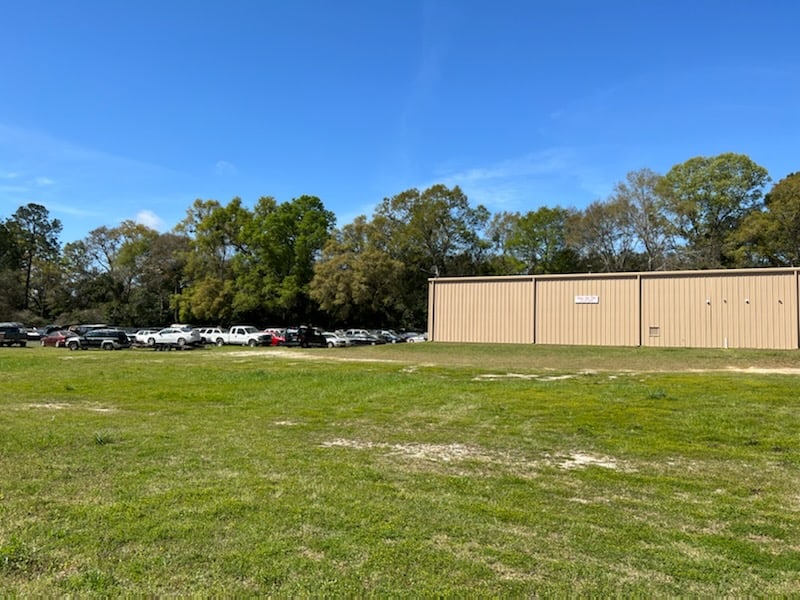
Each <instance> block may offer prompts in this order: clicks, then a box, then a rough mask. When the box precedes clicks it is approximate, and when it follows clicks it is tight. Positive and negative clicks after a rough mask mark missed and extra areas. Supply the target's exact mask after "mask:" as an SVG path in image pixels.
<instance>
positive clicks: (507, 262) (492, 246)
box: [486, 211, 525, 275]
mask: <svg viewBox="0 0 800 600" xmlns="http://www.w3.org/2000/svg"><path fill="white" fill-rule="evenodd" d="M519 220H520V214H519V213H518V212H507V211H502V212H499V213H494V214H493V215H492V216H491V217H490V219H489V223H488V225H487V226H486V239H487V241H488V243H489V251H490V256H489V258H488V260H487V264H486V271H487V272H488V274H490V275H516V274H518V273H522V272H523V271H524V270H525V265H524V264H523V263H522V262H521V261H520V260H519V259H517V258H516V257H515V256H514V255H513V254H512V253H511V252H510V251H509V245H508V242H509V240H510V239H511V237H512V235H513V234H514V230H515V229H516V228H517V224H518V223H519Z"/></svg>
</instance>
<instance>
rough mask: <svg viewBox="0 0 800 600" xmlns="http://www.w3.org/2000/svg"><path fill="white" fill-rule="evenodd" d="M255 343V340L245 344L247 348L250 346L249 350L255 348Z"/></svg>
mask: <svg viewBox="0 0 800 600" xmlns="http://www.w3.org/2000/svg"><path fill="white" fill-rule="evenodd" d="M257 343H258V342H257V341H255V340H249V341H248V342H247V345H248V346H250V347H251V348H255V347H256V344H257Z"/></svg>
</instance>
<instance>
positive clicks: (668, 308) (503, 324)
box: [428, 268, 800, 349]
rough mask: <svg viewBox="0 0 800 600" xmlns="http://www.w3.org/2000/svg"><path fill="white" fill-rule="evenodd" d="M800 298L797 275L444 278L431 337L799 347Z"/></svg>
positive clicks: (433, 297)
mask: <svg viewBox="0 0 800 600" xmlns="http://www.w3.org/2000/svg"><path fill="white" fill-rule="evenodd" d="M577 297H582V298H580V301H578V299H577ZM594 297H596V299H597V302H596V303H594V302H591V300H593V299H594ZM799 298H800V270H798V269H795V268H783V269H741V270H729V271H722V270H718V271H682V272H672V273H624V274H619V273H617V274H608V275H589V274H587V275H542V276H535V277H534V276H514V277H485V278H479V277H473V278H440V279H432V280H430V282H429V298H428V306H429V313H428V331H429V335H430V338H431V339H433V340H434V341H449V342H494V343H531V342H533V343H537V344H571V345H579V344H580V345H597V346H609V345H613V346H636V345H640V344H641V345H644V346H664V347H696V348H724V347H729V348H774V349H790V348H793V349H796V348H798V347H800V333H799V332H798V328H799V327H800V324H799V323H798V319H800V316H798V315H799V314H800V313H799V311H800V307H799V306H798V304H799V303H800V299H799ZM587 299H588V300H590V302H586V300H587Z"/></svg>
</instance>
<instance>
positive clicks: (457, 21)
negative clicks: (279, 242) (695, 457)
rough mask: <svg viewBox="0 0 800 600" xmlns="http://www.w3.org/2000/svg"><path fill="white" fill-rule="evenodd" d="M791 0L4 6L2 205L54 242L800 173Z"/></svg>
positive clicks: (559, 199) (527, 204)
mask: <svg viewBox="0 0 800 600" xmlns="http://www.w3.org/2000/svg"><path fill="white" fill-rule="evenodd" d="M798 17H800V4H799V3H796V2H795V1H794V0H772V1H771V0H763V1H762V2H756V1H755V0H753V1H749V2H744V1H741V0H725V1H721V0H694V1H684V0H674V1H670V2H666V1H658V2H656V1H647V0H638V1H632V0H631V1H622V0H604V1H602V2H601V1H599V0H596V1H595V0H581V1H578V0H562V1H558V2H555V1H554V2H536V1H534V0H494V1H492V2H486V1H485V0H484V1H481V2H478V1H475V0H391V1H390V0H357V1H348V0H340V1H336V2H334V1H332V0H326V1H322V0H293V1H291V2H286V1H280V2H279V1H272V0H247V1H245V0H225V1H224V2H223V1H221V0H217V1H213V2H212V1H208V0H192V1H188V0H170V1H167V2H164V1H153V0H137V2H126V3H123V2H107V1H106V2H100V1H86V0H74V1H71V2H63V1H56V0H52V1H40V0H27V1H26V2H5V3H4V7H3V10H2V20H1V21H0V218H6V217H9V216H11V214H13V212H14V211H15V210H16V209H17V208H18V207H19V206H22V205H25V204H27V203H29V202H36V203H39V204H43V205H44V206H46V207H47V209H48V210H49V212H50V215H51V217H54V218H58V219H60V220H61V221H62V223H63V225H64V230H63V233H62V236H61V240H62V242H69V241H74V240H78V239H81V238H83V237H85V236H86V235H87V234H88V233H89V231H91V230H92V229H94V228H96V227H99V226H101V225H106V226H110V227H112V226H116V225H117V224H119V223H120V222H121V221H122V220H125V219H133V220H137V221H140V222H142V223H145V224H147V225H149V226H151V227H154V228H156V229H158V230H159V231H168V230H170V229H171V228H172V227H174V226H175V225H176V224H177V223H178V222H179V221H180V220H181V219H183V218H184V217H185V215H186V210H187V209H188V208H189V207H190V206H191V204H192V203H193V202H194V200H195V199H197V198H202V199H215V200H219V201H220V202H222V203H223V204H225V203H227V202H229V201H230V200H231V199H232V198H233V197H235V196H239V197H241V198H242V200H243V201H244V202H245V204H246V205H248V206H252V205H253V203H254V202H255V201H256V200H257V199H258V198H259V197H260V196H274V197H275V198H276V199H277V200H278V201H288V200H291V199H292V198H295V197H298V196H300V195H303V194H310V195H315V196H319V197H320V198H321V199H322V201H323V203H324V204H325V206H326V208H328V209H329V210H332V211H333V212H334V213H335V214H336V216H337V224H338V225H339V226H341V225H344V224H346V223H349V222H351V221H352V220H353V219H354V218H355V217H356V216H357V215H359V214H366V215H371V214H372V211H373V209H374V207H375V206H376V205H377V204H378V203H379V202H380V201H381V200H382V199H383V198H385V197H389V196H393V195H395V194H398V193H400V192H402V191H404V190H406V189H409V188H412V187H417V188H420V189H422V188H425V187H428V186H430V185H432V184H435V183H444V184H446V185H448V186H453V185H459V186H461V188H462V189H463V190H464V191H465V192H466V194H467V195H468V197H469V198H470V201H471V202H472V203H473V204H479V203H480V204H483V205H485V206H486V207H487V208H488V209H489V210H490V211H492V212H499V211H503V210H508V211H520V212H527V211H530V210H535V209H536V208H538V207H540V206H556V205H560V206H564V207H577V208H582V207H583V206H585V205H586V204H588V203H589V202H591V201H593V200H597V199H605V198H607V197H608V196H609V194H610V193H611V191H612V189H613V186H614V184H615V183H617V182H619V181H622V180H623V179H624V178H625V175H626V174H627V173H628V172H630V171H634V170H638V169H642V168H650V169H652V170H654V171H657V172H659V173H666V172H667V171H668V170H669V169H670V167H672V166H673V165H675V164H677V163H680V162H683V161H685V160H688V159H689V158H692V157H694V156H701V155H702V156H711V155H715V154H719V153H722V152H737V153H741V154H747V155H748V156H750V158H752V159H753V160H754V161H755V162H757V163H758V164H760V165H761V166H763V167H765V168H766V169H767V170H768V171H769V173H770V175H771V177H772V179H773V180H774V181H778V180H780V179H781V178H783V177H785V176H786V175H788V174H789V173H791V172H794V171H800V152H798V151H799V150H800V43H798V41H797V23H798Z"/></svg>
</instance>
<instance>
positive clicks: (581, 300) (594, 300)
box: [575, 296, 600, 304]
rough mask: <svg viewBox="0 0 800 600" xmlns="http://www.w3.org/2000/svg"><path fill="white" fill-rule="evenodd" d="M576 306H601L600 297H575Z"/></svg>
mask: <svg viewBox="0 0 800 600" xmlns="http://www.w3.org/2000/svg"><path fill="white" fill-rule="evenodd" d="M575 304H600V296H575Z"/></svg>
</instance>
